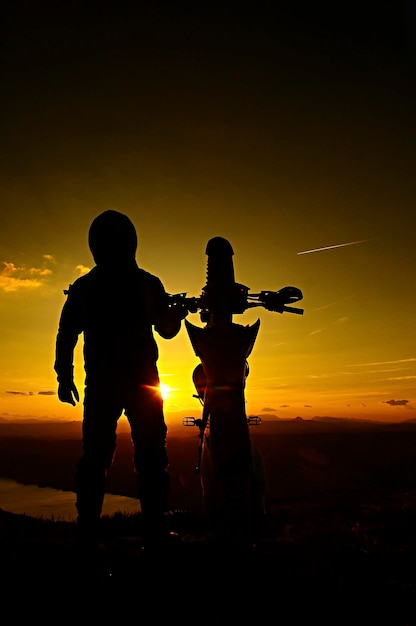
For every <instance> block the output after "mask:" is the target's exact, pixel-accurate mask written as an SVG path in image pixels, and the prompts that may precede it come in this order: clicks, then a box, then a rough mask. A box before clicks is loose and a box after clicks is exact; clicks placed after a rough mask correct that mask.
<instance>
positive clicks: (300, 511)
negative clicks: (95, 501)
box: [0, 427, 416, 626]
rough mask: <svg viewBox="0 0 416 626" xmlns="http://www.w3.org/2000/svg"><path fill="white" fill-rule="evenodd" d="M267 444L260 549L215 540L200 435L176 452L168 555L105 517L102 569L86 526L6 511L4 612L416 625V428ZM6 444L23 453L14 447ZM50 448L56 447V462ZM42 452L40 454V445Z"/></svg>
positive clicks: (1, 554) (291, 437) (1, 564)
mask: <svg viewBox="0 0 416 626" xmlns="http://www.w3.org/2000/svg"><path fill="white" fill-rule="evenodd" d="M259 437H260V435H259V436H257V435H256V439H257V442H258V446H259V447H260V448H261V450H262V453H263V456H264V459H265V462H266V466H267V469H268V476H269V478H270V490H269V495H268V502H267V505H268V507H267V512H266V515H265V519H264V525H263V529H262V530H261V532H259V533H258V536H257V538H256V541H255V544H254V545H253V546H252V547H251V548H250V549H249V550H245V551H239V552H236V551H231V550H230V549H229V548H228V547H227V546H222V547H221V548H219V547H217V546H216V545H215V544H214V543H213V541H212V538H211V535H210V532H209V528H208V527H207V524H206V520H205V518H204V516H203V514H202V513H201V511H200V509H199V504H198V500H197V498H198V493H197V491H196V489H197V483H195V481H197V479H196V478H195V474H194V472H193V471H192V469H193V465H192V463H193V462H194V461H195V458H196V457H195V452H196V447H195V442H194V440H193V439H192V438H191V439H189V441H188V445H187V446H186V443H185V440H186V438H185V439H183V438H182V439H181V440H180V441H178V442H177V448H175V450H176V452H174V449H173V448H174V446H172V449H171V463H172V475H173V487H174V490H173V497H172V498H173V499H172V510H171V511H170V512H169V513H168V514H167V524H168V527H169V529H170V531H171V532H172V542H171V544H170V546H169V547H167V548H166V549H165V550H163V551H162V553H160V554H153V555H146V553H145V552H144V551H143V550H142V543H141V520H140V515H136V516H122V515H116V516H114V517H111V518H104V519H103V539H104V541H103V550H102V551H101V553H100V555H99V557H98V558H97V559H94V560H89V559H86V557H85V555H84V554H83V553H82V552H80V551H79V549H78V546H77V543H76V539H75V526H74V524H72V523H69V522H61V521H48V520H41V519H35V518H30V517H27V516H17V515H13V514H11V513H8V512H5V511H1V507H0V559H1V560H0V575H1V578H2V580H1V585H0V592H1V594H2V596H1V597H2V606H3V610H4V612H5V613H6V612H7V614H11V615H13V616H14V618H15V619H18V618H22V619H23V618H25V619H27V618H29V619H35V618H36V619H41V620H42V621H43V623H52V622H53V623H61V622H63V623H68V622H69V621H74V620H77V621H78V620H79V619H81V618H82V620H83V621H84V619H87V618H88V619H102V620H104V622H105V623H106V622H107V621H110V620H111V621H114V620H115V619H117V620H118V621H119V620H120V618H121V619H123V618H124V617H128V618H129V619H130V618H131V617H133V619H135V620H137V623H140V624H153V623H155V622H156V621H160V620H163V621H167V620H169V621H175V622H179V623H182V624H196V625H197V624H218V625H220V624H221V625H222V624H230V625H234V624H240V623H241V624H246V623H250V622H253V623H256V624H265V623H267V624H268V623H273V624H279V623H280V624H288V625H289V624H303V623H304V622H305V621H306V620H308V621H310V622H312V623H320V624H331V625H334V626H336V625H338V624H371V625H372V624H391V625H392V626H393V625H394V626H398V625H405V624H406V625H413V624H416V560H415V559H416V482H415V456H416V433H415V431H414V430H413V427H410V428H406V429H401V428H396V429H385V428H380V429H375V430H371V432H370V434H369V433H368V432H367V431H366V429H364V431H362V432H361V431H360V433H356V432H355V431H354V432H351V431H350V430H349V429H346V430H345V429H344V430H335V431H334V430H331V429H330V431H328V430H327V429H323V430H322V429H321V431H319V432H318V431H314V432H313V433H311V432H309V433H308V432H306V431H305V432H304V431H302V432H300V431H296V432H293V429H289V430H288V431H286V434H285V433H283V432H280V434H276V433H275V439H274V440H273V437H272V436H271V435H270V433H269V434H268V435H267V436H266V437H265V440H266V439H267V442H268V444H269V445H266V441H263V443H262V441H261V439H260V438H259ZM12 439H13V440H14V443H15V445H16V447H15V448H14V450H15V454H17V450H19V445H20V446H23V447H25V446H26V448H25V449H26V452H27V450H28V449H29V448H27V445H28V444H27V441H26V443H23V440H22V441H20V444H19V442H17V441H16V437H15V435H13V437H12ZM23 439H24V438H23ZM272 440H273V441H274V444H273V445H272V444H271V441H272ZM1 443H2V445H3V446H4V451H6V448H7V449H8V450H10V445H11V440H10V439H9V441H8V446H7V445H6V444H5V443H4V439H2V440H1ZM67 443H68V442H67ZM51 445H52V444H51ZM125 445H127V444H125ZM121 447H122V445H121ZM47 448H48V444H47V443H46V442H45V441H44V440H42V444H41V449H42V451H43V456H45V450H46V449H47ZM57 448H58V449H59V445H58V444H57V441H56V440H55V439H54V440H53V449H55V451H56V449H57ZM30 449H31V450H32V453H33V454H35V455H36V449H37V444H36V442H35V441H32V447H31V448H30ZM185 450H187V452H186V451H185ZM2 454H3V453H2ZM5 456H6V457H7V454H6V453H5ZM29 457H30V455H29ZM61 458H63V459H64V460H63V461H62V462H63V464H65V455H64V456H63V457H61ZM4 459H5V457H4V456H3V468H4V467H5V464H6V465H7V463H6V462H5V460H4ZM15 460H16V457H15ZM28 464H29V465H30V459H29V458H28V459H26V465H28ZM44 464H46V465H47V459H46V458H44ZM18 465H19V463H15V466H18ZM0 467H1V462H0ZM188 467H189V472H188V470H187V468H188ZM20 471H22V469H21V467H20ZM114 472H115V473H117V472H119V473H121V474H122V473H123V470H122V469H121V468H118V469H116V468H114ZM58 473H59V472H58ZM2 475H3V476H4V477H11V478H16V476H15V475H14V476H10V475H8V474H7V473H5V471H4V472H3V474H2ZM21 478H22V477H20V479H21ZM112 480H113V484H115V483H117V481H121V478H120V476H118V478H117V477H116V476H113V478H112ZM50 482H53V481H49V483H50ZM48 486H57V485H50V484H49V485H48ZM181 487H182V488H183V489H184V491H185V492H186V494H187V497H185V495H184V493H182V491H181ZM61 488H62V487H61ZM193 489H194V490H195V491H194V492H193V491H192V490H193ZM127 491H128V489H127ZM115 493H117V491H115ZM125 495H129V494H128V493H126V494H125ZM191 495H192V497H194V498H195V500H194V501H192V500H191V499H190V498H191ZM175 497H176V498H177V500H176V501H175V500H174V498H175ZM193 502H194V504H195V506H192V504H193ZM176 505H177V506H176ZM189 505H191V506H189ZM6 609H7V611H6ZM10 611H12V613H10Z"/></svg>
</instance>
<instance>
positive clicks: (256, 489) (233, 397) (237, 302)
mask: <svg viewBox="0 0 416 626" xmlns="http://www.w3.org/2000/svg"><path fill="white" fill-rule="evenodd" d="M206 255H207V257H208V260H207V280H206V285H205V286H204V287H203V289H202V292H201V294H200V296H199V297H198V298H188V297H187V294H186V293H181V294H175V295H170V296H169V297H170V298H171V301H172V304H173V305H177V304H180V305H181V306H182V307H185V308H186V309H187V310H188V312H190V313H197V312H199V314H200V319H201V322H202V323H203V324H204V326H203V327H202V328H201V327H200V326H196V325H195V324H192V323H191V322H190V321H189V320H187V319H185V320H184V323H185V327H186V330H187V333H188V336H189V339H190V342H191V344H192V347H193V349H194V352H195V354H196V356H197V357H198V358H199V359H200V363H199V364H198V365H197V366H196V367H195V369H194V371H193V375H192V378H193V383H194V386H195V389H196V392H197V393H196V395H195V396H194V397H196V398H197V399H198V400H199V401H200V403H201V405H202V407H203V408H202V417H201V418H194V417H185V418H184V419H183V422H182V423H183V425H184V426H196V427H197V428H198V429H199V434H198V436H199V445H198V460H197V466H196V468H195V471H196V472H197V473H199V474H200V477H201V478H200V479H201V488H202V496H203V504H204V508H205V511H206V514H207V517H208V520H209V525H210V528H211V532H212V535H213V537H214V539H215V540H216V541H218V542H219V543H220V544H221V545H227V546H243V545H252V544H253V543H254V542H255V539H256V537H257V536H258V535H259V533H261V527H262V523H263V520H264V515H265V512H266V495H267V477H266V471H265V467H264V463H263V460H262V456H261V453H260V451H259V449H258V448H257V446H256V445H255V444H254V442H253V440H252V438H251V435H250V432H249V427H250V426H253V425H259V424H260V423H261V418H260V417H258V416H249V417H248V416H247V414H246V406H245V386H246V380H247V376H248V374H249V365H248V360H247V359H248V357H249V355H250V354H251V352H252V350H253V346H254V343H255V341H256V338H257V335H258V331H259V327H260V320H259V319H258V320H257V321H256V322H255V323H254V324H252V325H247V326H243V325H240V324H237V323H235V322H234V321H233V316H234V315H236V314H242V313H244V312H245V311H246V310H247V309H249V308H252V307H259V306H261V307H263V308H265V309H266V310H268V311H274V312H277V313H284V312H288V313H295V314H298V315H302V314H303V309H300V308H297V307H293V306H292V304H294V303H296V302H298V301H299V300H301V299H302V298H303V294H302V292H301V290H300V289H298V288H296V287H291V286H288V287H283V288H282V289H280V290H279V291H261V292H259V293H254V294H250V293H249V288H248V287H247V286H245V285H243V284H241V283H238V282H236V281H235V276H234V266H233V255H234V251H233V248H232V246H231V244H230V242H229V241H228V240H227V239H224V238H223V237H214V238H213V239H210V240H209V241H208V244H207V247H206Z"/></svg>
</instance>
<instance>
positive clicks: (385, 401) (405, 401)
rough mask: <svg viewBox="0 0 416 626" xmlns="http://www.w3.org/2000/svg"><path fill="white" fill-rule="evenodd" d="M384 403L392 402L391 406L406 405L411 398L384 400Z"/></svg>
mask: <svg viewBox="0 0 416 626" xmlns="http://www.w3.org/2000/svg"><path fill="white" fill-rule="evenodd" d="M383 404H390V406H406V405H407V404H409V400H383Z"/></svg>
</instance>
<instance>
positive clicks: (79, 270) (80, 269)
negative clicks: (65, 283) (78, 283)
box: [75, 265, 91, 276]
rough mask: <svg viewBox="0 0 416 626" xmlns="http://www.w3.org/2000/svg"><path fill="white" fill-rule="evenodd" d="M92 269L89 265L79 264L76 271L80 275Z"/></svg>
mask: <svg viewBox="0 0 416 626" xmlns="http://www.w3.org/2000/svg"><path fill="white" fill-rule="evenodd" d="M90 269H91V268H90V267H87V266H86V265H77V266H76V268H75V271H76V272H77V274H78V275H79V276H83V275H84V274H88V272H89V271H90Z"/></svg>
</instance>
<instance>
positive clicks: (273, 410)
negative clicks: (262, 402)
mask: <svg viewBox="0 0 416 626" xmlns="http://www.w3.org/2000/svg"><path fill="white" fill-rule="evenodd" d="M275 411H276V409H273V408H272V407H271V406H266V407H264V409H262V410H261V412H262V413H274V412H275Z"/></svg>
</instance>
